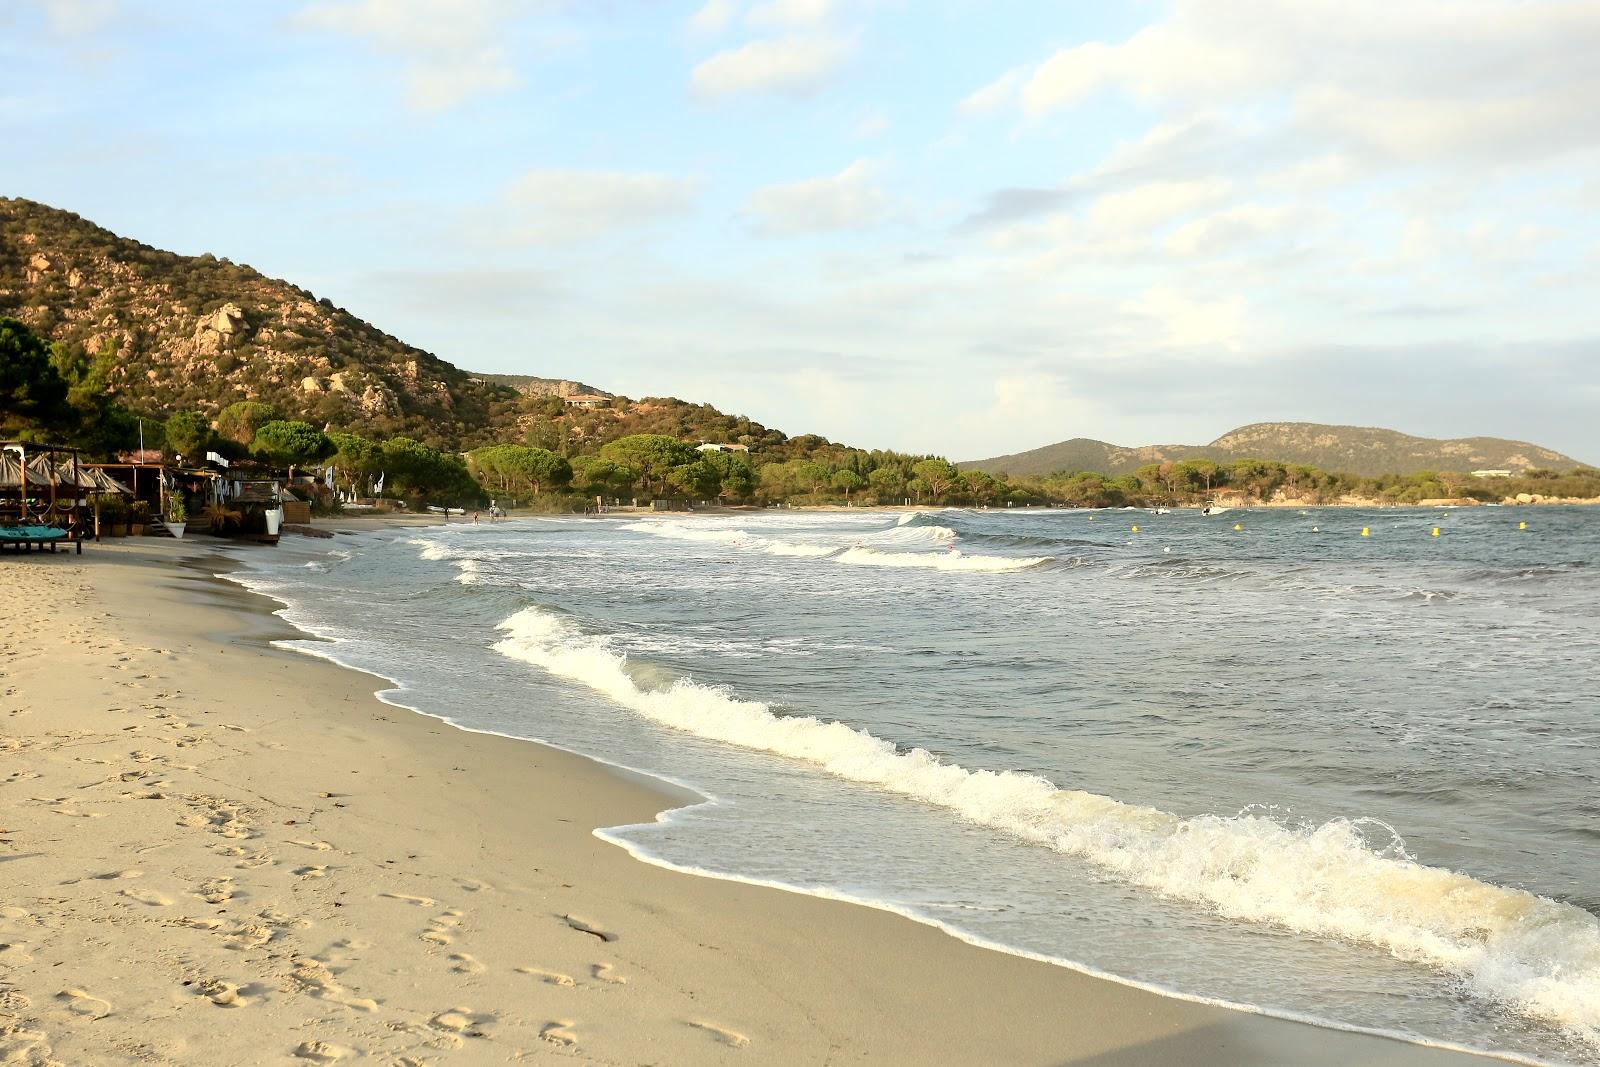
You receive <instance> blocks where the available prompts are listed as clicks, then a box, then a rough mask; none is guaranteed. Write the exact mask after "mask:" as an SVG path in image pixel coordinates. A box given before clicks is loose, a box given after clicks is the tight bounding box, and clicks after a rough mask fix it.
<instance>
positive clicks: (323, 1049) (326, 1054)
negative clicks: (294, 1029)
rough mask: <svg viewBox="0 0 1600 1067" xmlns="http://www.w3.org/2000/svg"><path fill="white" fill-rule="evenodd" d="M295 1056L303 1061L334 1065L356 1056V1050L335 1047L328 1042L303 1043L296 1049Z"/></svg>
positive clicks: (341, 1046) (342, 1046) (340, 1046)
mask: <svg viewBox="0 0 1600 1067" xmlns="http://www.w3.org/2000/svg"><path fill="white" fill-rule="evenodd" d="M294 1054H295V1055H296V1056H297V1057H299V1058H300V1059H302V1060H316V1061H317V1062H318V1063H332V1062H333V1061H334V1060H342V1059H347V1058H348V1057H350V1056H354V1055H355V1054H356V1050H355V1049H353V1048H346V1047H345V1046H344V1045H335V1044H332V1043H331V1042H328V1041H302V1042H300V1044H299V1045H298V1046H297V1047H296V1048H295V1050H294Z"/></svg>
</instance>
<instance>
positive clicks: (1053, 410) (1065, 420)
mask: <svg viewBox="0 0 1600 1067" xmlns="http://www.w3.org/2000/svg"><path fill="white" fill-rule="evenodd" d="M991 389H992V392H993V396H994V401H993V402H992V403H990V404H989V405H988V406H987V407H984V408H980V409H978V410H970V409H968V410H964V411H962V412H961V413H960V414H959V415H957V416H956V425H957V426H958V427H959V428H960V429H961V430H962V431H964V432H965V433H966V434H968V435H970V436H971V437H972V438H974V439H977V440H985V439H990V440H992V439H993V438H994V436H995V435H996V429H997V428H999V427H1004V432H1005V433H1007V434H1009V435H1011V436H1012V437H1013V438H1014V439H1017V440H1034V441H1053V440H1059V439H1060V438H1063V437H1066V436H1068V433H1067V431H1066V429H1065V428H1066V427H1069V426H1076V425H1082V423H1083V422H1084V420H1085V419H1087V418H1088V417H1089V416H1090V415H1091V414H1092V413H1093V412H1092V408H1091V405H1090V404H1089V403H1088V402H1086V401H1085V399H1084V398H1083V397H1081V396H1078V395H1076V394H1075V393H1074V392H1073V391H1072V389H1071V388H1070V387H1069V385H1068V383H1067V382H1066V381H1064V380H1063V379H1062V378H1060V377H1059V376H1058V375H1055V374H1052V373H1049V372H1047V371H1042V370H1032V371H1030V372H1029V373H1025V374H1010V375H1003V376H1001V377H998V378H996V379H995V380H994V383H993V385H992V386H991Z"/></svg>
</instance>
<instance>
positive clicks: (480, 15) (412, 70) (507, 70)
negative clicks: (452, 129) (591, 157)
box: [291, 0, 549, 111]
mask: <svg viewBox="0 0 1600 1067" xmlns="http://www.w3.org/2000/svg"><path fill="white" fill-rule="evenodd" d="M534 6H535V7H536V8H537V7H546V6H549V5H547V4H543V3H541V4H536V5H534ZM528 13H529V7H528V5H523V4H517V3H515V2H513V0H320V2H318V3H313V4H310V5H308V6H306V7H305V8H302V9H301V10H300V11H299V12H298V13H297V14H295V15H294V16H293V18H292V19H291V24H292V25H294V26H297V27H299V28H301V29H306V30H319V31H324V32H333V33H343V34H347V35H349V36H352V37H357V38H361V39H364V40H366V41H368V42H369V43H370V44H371V45H372V47H373V48H375V49H377V50H378V51H379V52H381V53H383V54H386V55H394V56H398V57H401V58H402V59H404V60H405V61H406V63H407V71H406V73H407V79H408V81H409V83H410V94H409V100H410V103H411V105H412V106H413V107H415V108H417V109H418V110H420V111H444V110H448V109H449V108H452V107H455V106H457V105H458V104H461V103H462V102H464V101H466V100H467V99H469V98H471V97H473V96H476V95H479V94H481V93H491V92H501V91H504V90H507V89H513V88H515V87H516V86H517V85H519V84H521V77H520V76H519V75H518V73H517V70H516V67H515V65H514V64H513V62H512V59H511V52H510V50H509V49H508V48H507V47H506V45H505V44H504V43H503V42H504V40H505V38H506V36H507V34H508V32H509V30H510V28H511V26H512V25H513V24H514V23H515V22H517V21H518V20H520V19H522V18H524V17H526V16H527V14H528Z"/></svg>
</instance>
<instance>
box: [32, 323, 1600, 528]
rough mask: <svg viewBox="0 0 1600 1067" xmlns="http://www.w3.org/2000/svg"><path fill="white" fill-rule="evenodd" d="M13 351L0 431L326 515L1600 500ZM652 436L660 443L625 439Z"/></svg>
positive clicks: (1491, 482) (1536, 474) (1545, 491)
mask: <svg viewBox="0 0 1600 1067" xmlns="http://www.w3.org/2000/svg"><path fill="white" fill-rule="evenodd" d="M0 356H3V357H4V358H3V359H0V436H4V437H19V438H22V439H32V440H40V441H51V442H55V443H61V444H67V445H72V446H74V447H78V448H81V449H83V450H84V451H85V453H87V454H88V455H89V456H90V457H98V458H108V459H109V458H112V457H114V456H115V455H117V454H119V453H123V452H126V451H129V450H131V449H133V448H136V447H139V446H140V445H141V444H142V445H143V447H145V448H147V449H159V450H161V451H162V452H163V453H164V454H166V455H167V456H169V457H170V456H174V455H183V456H185V457H193V458H194V459H199V458H200V457H203V456H204V455H205V454H206V453H207V452H216V453H218V454H220V455H222V456H223V457H224V458H226V459H228V460H230V461H231V462H234V463H243V464H245V465H247V466H248V465H249V464H252V463H254V464H260V465H263V466H266V467H270V468H274V469H278V470H283V469H289V470H290V471H293V470H295V469H301V470H304V469H306V468H325V467H326V465H328V464H331V465H332V466H333V468H334V472H335V480H334V481H335V485H334V487H333V488H330V489H329V490H328V492H326V493H324V494H322V497H323V499H322V500H320V501H319V503H320V504H321V505H322V506H325V507H330V508H333V507H337V499H338V498H339V497H340V496H341V495H342V496H351V495H368V494H370V492H371V490H372V489H374V488H375V487H376V485H377V483H378V480H379V479H380V478H381V479H382V488H383V496H384V497H387V498H390V499H394V500H397V501H403V502H406V503H407V504H410V505H412V506H422V505H426V504H444V505H448V506H465V507H471V506H478V505H482V504H484V503H487V502H488V501H489V500H491V499H494V500H498V501H500V502H502V503H514V504H517V505H521V506H531V507H535V508H538V509H540V510H546V511H570V510H581V509H583V508H585V507H588V506H592V505H594V504H595V503H596V502H606V503H616V502H634V501H639V502H644V501H650V500H660V499H666V500H681V501H700V502H715V503H721V504H727V505H774V504H776V505H785V504H793V505H827V504H844V505H879V506H882V505H905V504H923V505H958V506H979V507H981V506H990V507H995V506H999V507H1005V506H1016V507H1023V506H1041V505H1058V506H1068V507H1126V506H1136V507H1156V506H1173V507H1182V506H1190V505H1197V504H1202V503H1204V502H1206V501H1207V500H1212V499H1226V500H1228V501H1229V502H1231V503H1236V504H1263V505H1266V504H1278V505H1295V504H1298V505H1301V506H1321V505H1335V504H1352V505H1354V504H1368V505H1390V504H1423V503H1428V504H1436V503H1458V504H1470V503H1501V502H1523V503H1532V502H1547V501H1549V502H1554V501H1580V500H1582V501H1586V500H1596V499H1600V470H1596V469H1594V468H1591V467H1577V468H1574V469H1572V470H1569V471H1555V470H1546V469H1528V470H1524V471H1522V472H1520V473H1518V474H1515V475H1512V476H1505V477H1501V476H1494V477H1488V476H1477V475H1473V474H1468V473H1455V472H1447V471H1419V472H1415V473H1411V474H1405V475H1400V474H1394V475H1384V476H1379V477H1364V476H1358V475H1351V474H1341V473H1338V472H1330V471H1324V470H1320V469H1318V468H1316V467H1312V466H1307V465H1304V464H1295V463H1283V462H1279V461H1276V460H1271V459H1240V460H1235V461H1233V462H1228V463H1218V462H1215V461H1211V460H1205V459H1195V460H1185V461H1182V462H1167V463H1150V464H1147V465H1145V466H1143V467H1140V468H1139V469H1138V470H1136V471H1134V472H1132V473H1130V474H1123V475H1116V476H1112V475H1106V474H1101V473H1097V472H1093V471H1063V472H1059V473H1055V474H1050V475H1046V476H1042V477H1039V476H1027V477H1024V476H1007V475H1005V474H1000V475H992V474H988V473H986V472H984V471H980V470H960V469H958V468H957V467H956V466H955V465H954V464H952V463H951V462H949V461H948V460H946V459H944V458H942V457H939V456H932V455H917V454H909V453H902V452H895V451H887V450H879V449H872V450H868V449H860V448H850V447H847V446H844V445H840V444H836V443H834V442H831V441H828V440H827V439H825V438H821V437H815V436H801V437H793V438H791V437H787V436H785V435H783V434H781V433H778V432H777V431H772V430H767V429H766V428H764V427H759V426H757V425H756V424H753V423H750V422H749V421H748V420H742V419H735V418H731V417H729V416H724V415H722V414H721V413H719V412H715V411H714V409H710V408H708V407H705V406H704V405H700V406H696V405H689V404H683V403H682V402H681V401H672V402H667V401H662V402H661V403H660V404H657V405H654V406H653V407H652V406H651V405H649V404H639V405H633V406H634V407H635V408H641V409H645V410H646V411H652V410H653V411H655V412H657V413H658V418H660V419H664V420H665V421H666V422H667V424H666V425H658V426H650V425H649V424H648V423H647V424H644V426H643V427H641V424H640V420H639V418H638V417H637V416H635V417H631V418H613V419H610V420H595V419H594V418H593V417H592V414H591V415H590V417H588V418H583V417H582V416H583V415H584V414H588V413H578V412H571V413H569V412H568V411H567V410H566V407H565V405H564V404H563V403H562V401H561V399H560V398H558V397H550V398H546V401H545V403H544V404H543V406H542V407H541V408H540V410H539V411H538V412H537V413H536V416H535V417H534V418H533V419H531V420H529V422H528V424H527V425H526V427H525V428H524V429H523V431H522V433H521V436H522V440H520V441H506V442H502V443H497V444H490V445H484V446H481V447H478V448H474V449H471V450H469V451H457V450H455V449H453V448H451V447H450V446H449V443H448V442H443V441H426V440H418V439H417V438H414V437H410V436H392V437H387V438H383V439H378V438H375V437H372V436H364V435H363V434H360V433H356V432H352V431H351V430H350V429H348V428H344V427H341V426H339V425H337V424H335V423H332V422H329V423H324V424H323V425H322V426H320V427H319V426H316V425H313V424H312V423H310V422H307V421H304V420H302V419H297V418H294V417H292V414H293V413H287V414H286V413H283V412H280V411H279V410H277V409H276V408H274V407H273V406H272V405H271V404H268V403H265V402H262V401H257V400H238V401H235V402H233V403H231V404H228V405H226V406H224V407H221V408H220V410H218V411H217V412H216V414H215V415H211V416H208V415H207V414H206V413H204V412H202V411H198V410H179V411H172V412H166V413H148V414H147V413H141V412H136V411H133V410H131V409H129V408H128V407H127V406H125V405H124V404H123V403H122V402H121V401H120V399H119V397H118V396H117V394H116V391H115V390H114V389H112V388H111V387H110V386H109V385H108V382H109V380H110V377H111V375H110V370H111V367H112V366H113V365H114V363H115V358H116V353H115V352H114V351H108V352H101V353H99V354H98V355H95V356H90V355H88V354H86V353H85V352H83V351H82V350H81V349H79V348H75V347H73V346H69V345H65V344H63V343H60V342H56V343H54V344H51V343H47V342H46V341H44V339H42V338H40V337H39V336H38V335H37V334H35V333H33V332H32V331H31V330H30V329H29V328H28V327H27V326H26V325H25V324H23V323H22V322H20V321H18V320H16V319H0ZM615 400H616V401H617V402H618V403H619V405H626V404H629V403H631V402H629V401H627V400H626V398H615ZM673 405H676V407H674V406H673ZM569 415H570V416H571V418H570V420H569ZM640 428H646V429H649V430H653V431H656V432H628V431H630V430H637V429H640ZM608 430H609V432H608ZM659 431H667V432H659ZM740 431H744V432H740ZM757 431H759V432H757Z"/></svg>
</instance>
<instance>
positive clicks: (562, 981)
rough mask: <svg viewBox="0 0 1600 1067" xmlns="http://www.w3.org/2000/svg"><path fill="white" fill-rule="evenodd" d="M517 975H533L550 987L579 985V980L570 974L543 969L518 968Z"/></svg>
mask: <svg viewBox="0 0 1600 1067" xmlns="http://www.w3.org/2000/svg"><path fill="white" fill-rule="evenodd" d="M517 973H518V974H531V975H533V977H535V978H537V979H539V981H541V982H546V983H548V984H550V985H566V986H573V985H577V984H578V982H577V980H576V979H575V978H573V977H572V976H571V975H570V974H562V973H561V972H560V971H547V970H545V969H544V968H543V967H518V968H517Z"/></svg>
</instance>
